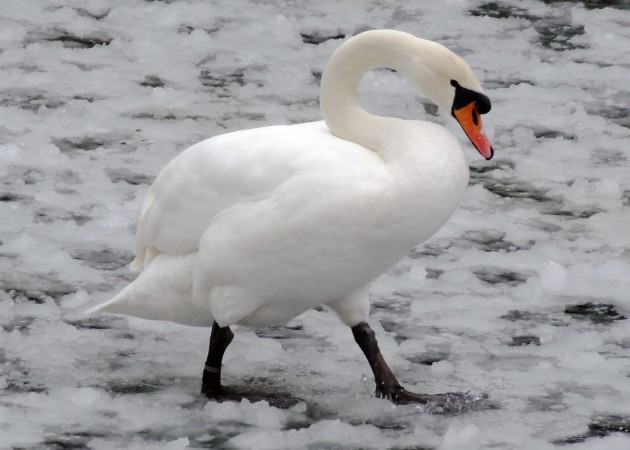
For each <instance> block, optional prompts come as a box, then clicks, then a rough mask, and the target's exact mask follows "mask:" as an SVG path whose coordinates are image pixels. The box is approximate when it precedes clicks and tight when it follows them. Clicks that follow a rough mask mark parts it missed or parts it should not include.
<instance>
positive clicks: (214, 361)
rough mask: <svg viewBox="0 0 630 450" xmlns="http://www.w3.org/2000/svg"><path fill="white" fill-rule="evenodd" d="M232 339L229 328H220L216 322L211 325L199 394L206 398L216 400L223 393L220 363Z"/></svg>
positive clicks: (232, 334) (232, 335)
mask: <svg viewBox="0 0 630 450" xmlns="http://www.w3.org/2000/svg"><path fill="white" fill-rule="evenodd" d="M232 339H234V333H232V330H230V327H223V328H221V327H220V326H219V325H218V324H217V323H216V322H214V323H213V324H212V332H211V333H210V346H209V348H208V358H207V359H206V366H205V368H204V370H203V377H202V381H201V393H202V394H204V395H205V396H206V397H208V398H218V397H220V396H222V394H223V393H224V391H223V387H222V386H221V362H222V361H223V354H224V353H225V349H226V348H227V347H228V345H230V342H232Z"/></svg>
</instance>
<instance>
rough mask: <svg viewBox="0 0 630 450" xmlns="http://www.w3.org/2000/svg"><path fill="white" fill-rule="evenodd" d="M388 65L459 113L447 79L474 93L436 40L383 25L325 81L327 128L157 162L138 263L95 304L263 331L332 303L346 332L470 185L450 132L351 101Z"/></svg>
mask: <svg viewBox="0 0 630 450" xmlns="http://www.w3.org/2000/svg"><path fill="white" fill-rule="evenodd" d="M382 66H386V67H390V68H393V69H396V70H398V71H399V72H401V73H402V74H403V75H405V76H407V77H409V78H410V79H411V80H412V81H413V82H414V83H415V84H416V85H417V86H418V88H419V89H421V90H422V91H423V92H424V93H425V94H426V95H427V96H428V97H429V98H430V99H433V100H434V101H435V102H436V103H437V104H438V105H439V106H441V107H445V108H452V107H453V101H454V97H455V88H454V87H453V85H452V84H451V83H450V82H451V80H456V81H457V82H458V83H459V85H461V86H463V87H465V88H466V89H468V90H472V91H474V92H479V93H480V92H481V87H480V85H479V82H478V81H477V80H476V78H475V77H474V75H473V74H472V71H471V70H470V68H469V67H468V66H467V65H466V63H464V62H463V60H461V58H459V57H458V56H456V55H455V54H453V53H452V52H450V51H449V50H447V49H445V48H444V47H442V46H440V45H438V44H435V43H433V42H430V41H424V40H422V39H418V38H415V37H413V36H411V35H408V34H405V33H400V32H395V31H391V30H380V31H372V32H366V33H363V34H361V35H358V36H356V37H354V38H352V39H351V40H349V41H348V42H346V43H345V44H344V45H343V46H342V47H340V48H339V49H338V50H337V51H336V52H335V54H334V55H333V57H332V58H331V60H330V62H329V64H328V66H327V68H326V70H325V72H324V75H323V78H322V85H321V106H322V112H323V115H324V118H325V120H326V122H313V123H305V124H299V125H290V126H272V127H265V128H257V129H252V130H244V131H238V132H235V133H228V134H224V135H220V136H216V137H213V138H211V139H208V140H205V141H203V142H200V143H198V144H195V145H193V146H192V147H190V148H189V149H187V150H186V151H184V152H183V153H181V154H180V155H179V156H177V157H176V158H175V159H173V161H171V162H170V163H169V164H168V165H167V166H166V167H165V168H164V169H163V170H162V172H161V173H160V174H159V176H158V177H157V179H156V180H155V182H154V184H153V185H152V186H151V188H150V189H149V192H148V193H147V196H146V199H145V201H144V204H143V207H142V213H141V217H140V222H139V225H138V232H137V237H136V248H135V252H136V259H135V260H134V261H133V263H132V267H133V268H140V267H143V266H144V269H143V271H142V272H141V273H140V275H139V276H138V278H137V279H136V280H135V281H134V282H132V283H131V284H130V285H129V286H128V287H126V288H125V289H124V290H123V291H121V292H120V293H119V294H118V295H117V296H116V297H114V298H113V299H112V300H110V301H109V302H106V303H104V304H102V305H99V306H97V307H96V308H95V309H94V310H93V311H92V312H97V311H100V312H109V313H123V314H129V315H134V316H138V317H143V318H147V319H161V320H171V321H174V322H179V323H183V324H186V325H194V326H209V325H212V322H213V321H216V322H217V323H218V324H219V325H220V326H221V327H225V326H227V325H231V324H243V325H248V326H267V325H277V324H281V323H283V322H286V321H287V320H289V319H291V318H293V317H295V316H297V315H299V314H300V313H302V312H304V311H305V310H307V309H309V308H312V307H314V306H317V305H320V304H327V305H329V306H330V307H331V308H332V309H333V310H335V311H336V312H337V314H338V315H339V316H340V318H341V319H342V320H343V321H344V322H345V323H346V324H347V325H349V326H354V325H356V324H358V323H360V322H364V321H366V320H367V316H368V312H369V300H368V293H369V286H370V283H371V282H372V280H373V279H374V278H375V277H377V276H378V275H380V274H381V273H383V272H384V271H385V270H386V269H387V268H388V267H390V266H391V265H393V264H394V263H396V262H397V261H398V260H399V259H400V258H401V257H403V256H404V255H405V253H406V252H408V251H409V250H410V249H411V248H412V247H414V246H415V245H417V244H419V243H421V242H422V241H424V240H425V239H427V238H428V237H430V236H431V235H432V234H433V233H435V232H436V231H437V230H438V229H439V228H440V227H441V226H442V225H443V224H444V222H445V221H446V220H447V219H448V217H449V216H450V215H451V214H452V213H453V211H454V210H455V209H456V207H457V206H458V204H459V202H460V200H461V198H462V195H463V193H464V190H465V188H466V185H467V182H468V167H467V164H466V160H465V157H464V155H463V152H462V149H461V146H460V144H459V143H458V142H457V141H456V140H455V138H454V137H453V136H452V135H451V134H450V133H449V132H448V131H447V130H446V129H445V128H443V127H441V126H439V125H436V124H433V123H429V122H421V121H405V120H399V119H393V118H384V117H378V116H373V115H370V114H368V113H366V112H365V111H363V110H361V109H360V108H359V107H358V105H357V103H356V88H357V85H358V83H359V81H360V79H361V76H362V75H363V73H365V72H366V71H367V70H370V69H373V68H375V67H382ZM462 126H463V125H462ZM480 151H481V150H480Z"/></svg>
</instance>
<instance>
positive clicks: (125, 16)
mask: <svg viewBox="0 0 630 450" xmlns="http://www.w3.org/2000/svg"><path fill="white" fill-rule="evenodd" d="M606 5H608V7H600V6H606ZM379 27H391V28H396V29H401V30H404V31H409V32H411V33H414V34H416V35H418V36H421V37H425V38H428V39H434V40H437V41H439V42H442V43H444V44H446V45H447V46H449V47H450V48H452V49H453V50H455V51H457V52H458V53H460V54H461V55H462V56H464V57H465V58H466V59H467V60H468V61H469V62H470V64H471V65H472V67H473V69H474V71H475V73H476V74H477V75H478V76H479V78H480V79H481V80H482V82H483V85H484V89H485V91H486V93H487V94H488V96H489V97H490V98H491V99H492V102H493V107H492V111H491V112H490V114H488V115H487V116H484V118H483V120H484V125H485V127H486V131H487V133H488V135H489V136H490V137H491V139H492V142H493V145H494V147H495V150H496V156H495V158H494V159H493V160H492V161H490V162H486V161H483V160H482V159H480V158H479V157H478V155H477V154H476V153H475V151H474V149H472V148H471V146H470V145H469V143H468V142H467V141H466V138H465V137H464V136H463V135H462V133H461V130H460V129H459V127H458V125H457V124H456V123H454V122H453V121H452V119H451V118H450V117H449V111H438V112H437V113H436V112H435V109H434V108H433V107H432V106H431V105H428V104H425V103H426V101H425V100H424V99H422V98H421V96H420V95H419V94H418V93H417V92H416V91H415V90H414V88H413V86H411V84H410V83H409V82H407V81H406V80H404V79H402V78H401V77H400V76H399V74H396V73H392V72H390V71H385V70H378V71H374V72H372V73H370V74H368V75H367V76H366V77H365V78H364V80H363V81H362V83H361V86H360V94H361V95H360V101H361V104H362V105H364V106H365V108H366V109H368V110H369V111H372V112H374V113H377V114H382V115H391V116H395V117H401V118H406V119H419V118H428V119H429V120H432V121H436V122H438V123H441V124H443V125H445V126H446V127H447V128H448V129H450V130H451V131H452V132H453V134H454V135H455V136H457V138H458V139H459V140H460V141H461V142H462V144H463V146H464V148H465V152H466V154H467V157H468V159H469V161H470V163H471V167H472V170H471V182H470V186H469V189H468V190H467V192H466V196H465V198H464V201H463V202H462V205H461V208H460V209H459V210H458V211H457V212H456V214H455V216H454V217H453V218H452V219H451V220H450V221H449V222H448V223H447V224H446V225H445V227H444V228H443V229H442V230H440V231H439V232H438V233H437V235H436V236H434V237H433V238H432V239H431V240H430V241H428V242H427V243H425V244H423V245H420V246H418V247H417V248H416V249H414V250H413V251H412V252H410V253H409V255H408V257H407V258H405V259H404V260H403V261H401V262H400V263H399V264H398V265H396V266H395V267H394V268H392V269H391V270H390V271H389V272H388V273H387V274H385V275H383V276H382V277H380V278H379V279H378V280H377V281H376V282H375V284H374V287H373V289H372V304H373V308H372V317H371V319H370V325H371V326H372V327H373V328H374V329H375V331H376V333H377V337H378V339H379V344H380V347H381V350H382V352H383V354H384V356H385V358H386V359H387V360H388V361H389V363H390V365H391V366H392V369H393V370H394V371H395V372H396V374H397V375H398V377H399V379H400V381H401V382H402V383H403V384H404V385H405V386H406V387H408V388H409V389H413V390H416V391H419V392H426V393H439V392H462V391H463V392H466V391H470V392H471V393H472V394H473V395H477V394H481V393H487V394H488V395H489V397H490V399H491V400H492V401H493V402H494V404H495V406H496V409H493V408H485V409H484V408H482V409H480V410H473V411H468V412H462V413H459V414H455V415H439V414H430V413H427V412H423V410H421V409H418V408H415V407H414V406H401V407H394V406H392V405H391V404H390V403H389V402H387V401H385V400H380V399H376V398H374V397H372V393H373V391H374V383H373V380H372V377H371V373H370V369H369V367H368V365H367V363H366V362H365V359H364V357H363V355H362V353H361V350H360V349H359V348H358V346H357V345H356V344H355V343H354V341H353V338H352V333H351V332H350V330H349V329H348V328H347V327H345V326H344V325H343V324H341V323H340V321H339V320H338V318H337V317H336V315H335V314H334V313H333V312H331V311H328V310H326V309H322V310H312V311H308V312H307V313H305V314H304V315H302V316H300V317H298V318H296V319H294V320H292V321H291V322H290V324H289V326H288V327H278V328H272V329H265V330H249V329H246V328H242V327H235V335H236V336H235V339H234V342H233V344H232V345H231V346H230V348H229V349H228V351H227V353H226V356H225V368H224V370H223V376H224V377H225V380H226V383H227V384H228V385H235V386H237V387H247V388H253V389H255V390H259V391H261V392H263V393H264V392H269V393H271V394H273V395H275V396H281V397H282V396H284V397H286V398H292V399H295V400H296V403H295V406H292V407H288V408H284V409H281V408H277V407H275V406H273V405H270V404H269V402H264V401H263V402H255V401H247V400H245V401H242V402H240V403H239V402H237V403H223V404H219V403H216V402H208V401H206V400H204V399H202V398H201V397H200V396H199V394H198V391H199V387H200V377H201V371H202V369H203V361H204V358H205V355H206V352H207V341H208V335H209V330H207V329H194V328H186V327H182V326H178V325H175V324H170V323H163V322H147V321H142V320H140V319H127V318H115V317H98V318H93V319H85V318H84V317H82V316H81V315H80V314H79V312H80V311H81V309H82V308H85V307H87V306H90V305H92V304H95V303H97V302H100V301H104V300H106V299H108V298H111V297H112V296H113V295H114V294H115V293H116V292H117V291H118V290H120V289H121V288H122V287H124V286H125V285H126V284H127V283H129V281H131V280H132V279H133V278H134V277H135V276H136V275H135V274H134V273H132V272H130V271H129V270H128V267H127V266H128V263H129V262H130V261H131V260H132V258H133V254H132V248H133V233H134V231H135V226H136V223H137V217H138V211H139V209H140V206H141V203H142V199H143V197H144V194H145V193H146V191H147V189H148V186H149V185H150V183H151V182H152V180H153V179H154V177H155V176H156V175H157V173H158V172H159V170H160V169H161V168H162V167H163V166H164V165H165V164H166V163H167V162H168V161H169V160H170V159H172V158H173V157H174V156H175V155H177V154H178V153H179V152H181V151H182V150H183V149H184V148H186V147H187V146H188V145H190V144H192V143H194V142H197V141H199V140H201V139H205V138H207V137H209V136H212V135H216V134H218V133H223V132H227V131H233V130H238V129H243V128H253V127H259V126H265V125H273V124H287V123H297V122H304V121H311V120H319V119H320V113H319V111H318V107H317V99H318V82H319V77H320V76H321V72H322V70H323V67H324V65H325V63H326V60H327V58H328V57H329V56H330V54H331V52H332V51H334V49H335V48H337V47H338V46H339V45H340V44H341V42H342V41H343V40H344V39H347V38H349V37H350V36H352V35H353V34H356V33H357V32H359V31H362V30H365V29H369V28H379ZM628 30H630V10H629V9H628V6H627V2H624V1H612V2H599V1H589V2H576V1H569V2H542V1H537V0H523V1H521V0H501V1H497V2H478V1H475V2H472V1H464V0H449V1H447V2H442V1H428V2H414V1H411V0H404V1H400V2H385V1H376V2H370V3H369V4H367V3H365V2H359V1H349V2H334V1H331V0H324V1H321V2H306V1H303V0H297V1H294V2H285V3H282V4H280V2H271V1H249V0H238V1H225V0H219V1H215V2H211V3H209V2H204V1H196V0H178V1H154V2H149V1H147V2H125V1H122V0H115V1H105V0H89V1H84V0H52V1H44V0H32V1H30V2H0V94H1V95H0V99H1V100H0V435H1V439H0V442H1V444H0V447H2V448H5V447H6V448H28V449H35V448H92V449H103V450H105V449H116V448H129V449H173V450H175V449H180V448H257V449H258V448H269V449H280V448H287V449H289V448H290V449H300V448H340V449H355V448H432V449H438V448H439V449H457V448H466V449H474V448H480V449H482V448H483V449H485V448H501V449H510V450H511V449H526V450H547V449H553V448H566V449H580V450H582V449H584V450H591V449H597V450H599V449H603V448H605V449H612V450H616V449H619V450H620V449H624V450H625V449H626V448H630V434H629V433H630V431H629V429H630V425H629V421H630V419H629V417H630V378H629V377H628V373H630V362H629V361H630V360H629V359H628V355H627V352H628V348H630V327H629V326H628V323H630V322H628V320H630V319H628V317H630V296H629V295H628V293H629V292H630V275H629V274H630V233H629V232H628V224H629V223H630V208H629V206H630V178H629V177H628V173H629V168H630V167H629V166H630V155H629V154H628V148H627V143H628V140H629V138H630V115H629V114H628V107H629V104H630V103H629V102H630V90H629V88H628V83H627V78H628V66H629V64H630V50H629V49H630V45H629V41H630V32H629V31H628ZM576 311H577V312H576Z"/></svg>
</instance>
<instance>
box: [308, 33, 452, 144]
mask: <svg viewBox="0 0 630 450" xmlns="http://www.w3.org/2000/svg"><path fill="white" fill-rule="evenodd" d="M451 55H453V56H455V55H454V54H453V53H452V52H450V51H449V50H447V49H445V48H444V47H442V46H441V45H439V44H436V43H434V42H431V41H427V40H424V39H419V38H416V37H415V36H412V35H410V34H407V33H403V32H400V31H394V30H374V31H368V32H365V33H362V34H360V35H357V36H355V37H353V38H352V39H350V40H349V41H347V42H345V43H344V44H343V45H342V46H341V47H339V48H338V49H337V50H336V51H335V52H334V53H333V55H332V56H331V58H330V61H329V62H328V64H327V65H326V68H325V70H324V73H323V74H322V80H321V87H320V98H319V100H320V108H321V111H322V115H323V116H324V120H325V121H326V125H327V126H328V128H329V129H330V131H331V132H332V133H333V134H334V135H335V136H337V137H339V138H341V139H345V140H348V141H352V142H356V143H357V144H360V145H362V146H364V147H367V148H369V149H371V150H374V151H376V152H381V151H382V150H383V148H384V145H382V144H384V143H382V137H383V136H384V135H386V133H383V131H384V127H386V126H388V125H390V126H391V123H392V121H394V120H396V119H391V118H387V117H380V116H375V115H372V114H369V113H368V112H366V111H365V110H363V109H362V108H361V107H360V106H359V105H358V103H357V89H358V86H359V82H360V81H361V78H362V77H363V75H364V74H365V73H366V72H368V71H369V70H372V69H376V68H379V67H387V68H390V69H394V70H396V71H398V72H400V73H401V74H402V75H404V76H406V77H407V78H410V79H411V80H412V81H414V83H415V84H416V86H417V87H418V89H420V90H421V91H422V92H423V93H424V94H425V95H426V96H427V97H429V98H430V99H431V100H433V101H434V102H435V103H437V104H438V106H442V107H443V106H444V103H445V102H446V101H447V99H446V98H442V97H445V96H444V95H443V94H440V92H439V89H437V88H436V87H437V86H439V85H440V84H444V83H443V79H444V75H443V72H444V71H443V70H442V71H440V64H444V63H448V62H452V61H445V60H444V59H445V57H447V58H448V59H451ZM456 58H457V57H456ZM390 133H391V131H390Z"/></svg>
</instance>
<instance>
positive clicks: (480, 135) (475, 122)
mask: <svg viewBox="0 0 630 450" xmlns="http://www.w3.org/2000/svg"><path fill="white" fill-rule="evenodd" d="M452 114H453V117H455V119H456V120H457V122H459V124H460V125H461V126H462V128H463V130H464V133H466V136H468V139H470V142H472V145H474V146H475V148H476V149H477V151H478V152H479V153H480V154H481V156H483V157H484V158H486V159H491V158H492V156H493V155H494V150H493V149H492V145H491V144H490V141H489V140H488V137H487V136H486V133H484V132H483V126H482V124H481V114H479V112H478V111H477V106H476V104H475V102H471V103H469V104H468V105H466V106H462V107H461V108H459V109H453V110H452Z"/></svg>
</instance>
